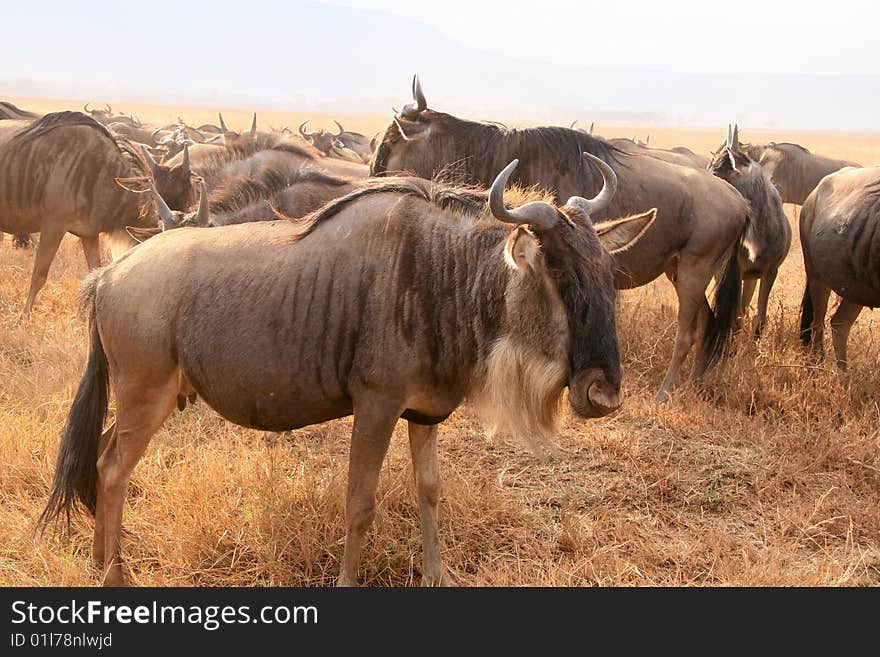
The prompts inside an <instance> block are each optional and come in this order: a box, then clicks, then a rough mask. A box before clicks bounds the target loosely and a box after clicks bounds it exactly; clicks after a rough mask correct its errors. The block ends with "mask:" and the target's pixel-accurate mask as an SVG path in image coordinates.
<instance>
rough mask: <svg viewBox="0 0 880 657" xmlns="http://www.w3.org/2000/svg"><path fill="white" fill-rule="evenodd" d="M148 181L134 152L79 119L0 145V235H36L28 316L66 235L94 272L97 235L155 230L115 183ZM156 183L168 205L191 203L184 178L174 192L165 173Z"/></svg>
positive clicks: (67, 115) (73, 115)
mask: <svg viewBox="0 0 880 657" xmlns="http://www.w3.org/2000/svg"><path fill="white" fill-rule="evenodd" d="M156 171H157V172H158V171H159V170H158V169H157V170H156ZM147 173H148V168H147V164H146V163H145V162H144V161H143V160H142V159H141V156H140V155H139V154H138V153H137V152H136V151H135V149H134V148H133V147H132V146H131V144H129V143H128V142H127V141H126V140H124V139H122V138H119V137H115V136H114V135H113V134H112V133H110V131H108V130H107V128H105V127H104V126H103V125H101V124H100V123H98V122H96V121H95V120H94V119H91V118H89V117H88V116H86V115H84V114H82V113H80V112H55V113H52V114H47V115H46V116H44V117H43V118H41V119H38V120H36V121H34V122H32V123H30V124H28V125H26V126H25V127H24V128H23V129H21V130H19V131H17V132H15V133H14V134H12V136H11V137H9V138H8V139H6V140H5V141H4V142H3V143H2V144H0V230H3V231H5V232H11V233H16V234H21V233H36V232H39V233H40V243H39V246H38V247H37V253H36V257H35V259H34V269H33V274H32V276H31V285H30V290H29V291H28V297H27V301H26V303H25V307H24V312H25V314H27V313H28V312H30V309H31V307H32V306H33V303H34V298H35V297H36V295H37V293H38V292H39V291H40V289H41V288H42V287H43V285H44V284H45V282H46V277H47V276H48V273H49V267H50V265H51V264H52V260H53V258H54V256H55V252H56V251H57V250H58V246H59V245H60V244H61V240H62V238H63V237H64V234H65V233H68V232H69V233H73V234H74V235H76V236H78V237H79V238H80V241H81V242H82V247H83V252H84V254H85V257H86V262H87V263H88V266H89V268H90V269H93V268H95V267H97V266H99V265H100V263H101V255H100V248H99V237H98V235H99V234H100V233H109V234H110V235H111V238H112V237H113V236H114V234H115V233H118V234H120V235H121V233H122V232H124V229H125V226H126V225H150V224H152V225H155V223H156V218H155V205H154V203H153V201H152V200H141V199H138V198H136V197H134V196H133V195H132V194H131V193H130V192H126V191H125V190H123V189H120V188H119V186H118V185H117V184H116V182H115V179H116V178H128V177H131V176H143V175H147ZM176 173H177V174H181V175H182V173H183V172H180V171H178V172H176ZM157 178H158V180H157V184H158V185H159V189H160V191H161V192H162V193H163V195H164V196H165V198H166V199H171V198H173V199H175V201H176V200H177V199H178V198H183V197H186V198H187V199H189V197H190V196H191V190H190V189H189V187H190V186H191V183H190V181H189V173H188V172H186V173H185V176H184V178H185V179H184V180H183V181H182V184H181V185H180V189H177V187H176V186H175V185H172V184H171V183H172V182H174V183H176V182H177V176H176V175H172V174H171V173H170V172H169V177H168V178H163V177H162V176H161V175H159V176H158V177H157ZM144 198H146V197H144ZM188 203H189V200H187V202H186V204H187V205H188Z"/></svg>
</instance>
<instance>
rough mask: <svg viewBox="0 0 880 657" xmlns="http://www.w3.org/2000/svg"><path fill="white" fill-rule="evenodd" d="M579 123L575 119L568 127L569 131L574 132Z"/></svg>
mask: <svg viewBox="0 0 880 657" xmlns="http://www.w3.org/2000/svg"><path fill="white" fill-rule="evenodd" d="M577 122H578V120H577V119H575V120H574V121H572V122H571V125H569V126H568V129H569V130H574V127H575V126H576V125H577Z"/></svg>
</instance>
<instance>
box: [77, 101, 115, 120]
mask: <svg viewBox="0 0 880 657" xmlns="http://www.w3.org/2000/svg"><path fill="white" fill-rule="evenodd" d="M89 105H90V103H86V104H85V105H83V112H84V113H85V114H88V115H89V116H91V117H92V118H93V119H95V121H98V122H99V123H109V122H110V121H112V120H113V108H112V107H110V105H108V104H107V103H104V109H92V108H91V107H89Z"/></svg>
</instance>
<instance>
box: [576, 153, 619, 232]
mask: <svg viewBox="0 0 880 657" xmlns="http://www.w3.org/2000/svg"><path fill="white" fill-rule="evenodd" d="M584 157H585V158H587V159H588V160H589V161H591V162H592V163H593V164H595V165H596V167H598V169H599V171H600V172H601V173H602V191H601V192H599V193H598V194H596V196H595V197H593V198H592V199H585V198H584V197H583V196H572V197H571V198H569V199H568V202H567V203H566V205H569V206H571V207H573V208H575V209H577V210H579V211H580V212H581V213H582V214H584V215H586V216H587V217H589V216H590V215H592V214H593V213H594V212H599V211H601V210H604V209H605V207H606V206H607V205H608V204H609V203H610V202H611V199H612V198H614V194H615V193H617V174H616V173H614V169H612V168H611V167H610V166H609V165H608V164H607V163H606V162H604V161H603V160H600V159H599V158H598V157H596V156H595V155H591V154H590V153H584Z"/></svg>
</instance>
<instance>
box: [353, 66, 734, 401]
mask: <svg viewBox="0 0 880 657" xmlns="http://www.w3.org/2000/svg"><path fill="white" fill-rule="evenodd" d="M413 99H414V102H412V103H410V104H408V105H406V106H405V107H404V108H403V109H402V110H401V112H400V114H399V116H395V117H394V119H393V122H392V123H391V125H389V126H388V128H387V129H386V131H385V134H384V137H383V138H382V141H381V143H380V144H379V146H378V148H377V149H376V151H375V153H374V154H373V159H372V162H371V169H370V170H371V172H372V173H373V174H374V175H377V176H383V175H386V174H388V173H389V172H409V173H412V174H414V175H417V176H421V177H423V178H433V177H434V176H435V174H438V173H446V174H454V175H457V176H458V177H459V178H460V179H462V180H463V181H464V182H467V183H477V184H482V185H488V184H490V183H491V182H492V177H493V176H494V173H493V172H494V171H498V170H499V169H500V168H501V167H503V166H504V164H505V163H506V162H509V161H510V160H511V159H513V158H520V160H521V162H522V166H521V167H520V169H519V170H517V172H516V174H515V175H514V182H516V183H517V184H519V185H521V186H523V187H530V186H533V185H538V186H539V187H542V188H544V189H546V190H549V191H550V192H552V193H553V194H554V195H555V198H556V200H557V201H560V200H561V199H566V198H568V197H570V196H590V195H592V194H594V193H595V192H596V191H597V189H598V186H599V185H600V184H601V183H600V178H599V176H598V175H597V173H596V170H595V169H594V168H592V167H591V166H589V165H587V164H586V163H585V161H584V159H583V158H582V157H581V153H582V152H583V151H587V152H589V153H592V154H593V155H596V156H598V157H599V158H601V159H602V160H603V161H604V162H606V163H608V164H609V165H610V166H611V167H612V168H613V169H614V171H615V172H616V173H617V177H618V180H619V185H620V189H619V191H618V193H617V195H616V196H615V197H614V200H613V201H612V202H611V204H610V205H609V206H608V208H606V210H605V212H604V214H602V215H600V216H599V217H597V218H607V217H614V216H617V217H620V216H627V215H630V214H633V213H636V212H639V211H642V210H644V209H645V208H649V207H656V208H657V210H658V212H657V221H655V222H654V224H653V226H652V227H651V230H650V232H649V235H647V236H646V238H645V239H644V240H640V241H639V243H638V244H637V245H636V246H635V247H633V248H632V249H628V250H626V251H624V252H621V253H620V254H618V255H617V256H616V257H615V267H616V274H615V284H616V285H617V286H618V288H631V287H637V286H639V285H644V284H646V283H649V282H651V281H652V280H654V279H655V278H657V277H658V276H660V275H661V274H664V273H665V274H666V275H667V276H668V277H669V278H670V280H671V281H672V282H673V284H674V285H675V291H676V294H677V295H678V330H677V333H676V337H675V347H674V350H673V354H672V358H671V361H670V364H669V369H668V370H667V372H666V376H665V378H664V379H663V382H662V384H661V385H660V389H659V390H658V392H657V398H658V399H659V400H661V401H662V400H665V399H667V398H668V395H669V392H670V391H671V390H672V389H673V387H674V386H675V384H676V382H677V380H678V376H679V372H680V370H681V367H682V364H683V363H684V360H685V358H686V357H687V354H688V352H689V351H690V349H691V347H692V346H693V344H694V342H695V340H696V339H697V337H698V336H702V340H701V346H700V350H699V353H698V355H697V359H696V363H695V366H694V369H693V376H694V378H698V377H699V376H701V375H702V374H703V373H704V372H705V371H706V370H707V369H708V368H709V367H711V366H712V365H713V364H714V363H715V362H716V361H717V360H718V358H719V357H720V356H721V355H722V354H723V353H724V344H725V342H726V341H727V339H728V337H729V335H730V333H731V332H732V331H733V329H734V327H735V324H736V319H737V312H738V309H739V304H740V293H741V284H740V275H739V263H738V258H737V254H738V251H739V240H740V239H741V237H742V234H743V231H744V228H745V224H746V221H747V218H748V205H747V203H746V201H745V200H744V199H743V198H742V196H741V195H740V194H739V193H738V192H737V191H736V190H735V189H733V188H732V187H731V186H730V185H729V184H727V183H726V182H724V181H722V180H719V179H718V178H716V177H714V176H712V175H711V174H709V173H708V172H707V171H705V170H696V169H691V168H686V167H681V166H675V165H672V164H669V163H667V162H663V161H660V160H657V159H654V158H650V157H637V156H633V155H630V154H628V153H626V152H624V151H622V150H620V149H617V148H615V147H614V146H612V145H610V144H609V143H608V142H607V141H605V140H604V139H601V138H598V137H592V136H590V135H588V134H586V133H584V132H581V131H578V130H571V129H568V128H561V127H546V128H528V129H525V130H508V129H506V128H503V127H500V126H498V125H496V124H488V123H478V122H475V121H466V120H463V119H459V118H457V117H454V116H451V115H449V114H444V113H442V112H437V111H435V110H431V109H429V108H428V104H427V101H426V100H425V95H424V93H423V92H422V89H421V86H420V84H419V83H418V78H414V79H413ZM725 262H726V264H725ZM722 270H723V272H724V273H723V275H721V276H719V278H720V281H719V284H718V285H717V286H716V291H715V305H714V308H710V307H709V304H708V303H707V301H706V288H707V287H708V285H709V282H710V280H711V279H712V277H713V276H715V275H716V274H720V273H721V271H722Z"/></svg>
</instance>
